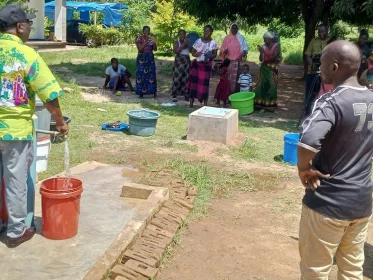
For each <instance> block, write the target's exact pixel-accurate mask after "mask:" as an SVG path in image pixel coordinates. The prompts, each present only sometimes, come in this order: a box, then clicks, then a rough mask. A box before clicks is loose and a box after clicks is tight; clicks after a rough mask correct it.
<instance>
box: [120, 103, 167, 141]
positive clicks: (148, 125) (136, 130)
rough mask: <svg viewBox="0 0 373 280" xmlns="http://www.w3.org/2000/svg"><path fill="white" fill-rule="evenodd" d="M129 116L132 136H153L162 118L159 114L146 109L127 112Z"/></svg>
mask: <svg viewBox="0 0 373 280" xmlns="http://www.w3.org/2000/svg"><path fill="white" fill-rule="evenodd" d="M127 115H128V116H129V126H130V127H129V131H130V134H132V135H137V136H152V135H154V133H155V128H156V126H157V121H158V119H159V117H160V116H161V115H160V114H159V113H157V112H153V111H150V110H146V109H141V110H131V111H128V112H127Z"/></svg>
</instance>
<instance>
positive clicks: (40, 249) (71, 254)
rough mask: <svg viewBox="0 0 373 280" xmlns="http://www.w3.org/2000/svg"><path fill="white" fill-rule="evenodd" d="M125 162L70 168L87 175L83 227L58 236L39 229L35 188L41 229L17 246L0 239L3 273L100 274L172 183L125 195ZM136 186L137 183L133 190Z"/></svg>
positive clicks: (68, 277)
mask: <svg viewBox="0 0 373 280" xmlns="http://www.w3.org/2000/svg"><path fill="white" fill-rule="evenodd" d="M124 168H125V166H113V165H104V164H99V163H96V162H91V163H85V164H83V165H80V166H77V167H75V168H72V169H71V172H72V174H73V176H74V177H76V178H79V179H80V180H82V181H83V189H84V190H83V193H82V197H81V205H80V211H81V212H80V222H79V232H78V235H77V236H75V237H74V238H71V239H68V240H61V241H54V240H48V239H45V238H44V237H43V236H42V235H41V218H40V217H41V198H40V194H39V186H38V187H37V190H36V201H35V202H36V203H35V205H36V206H35V208H36V209H35V215H36V226H37V232H38V234H37V235H35V237H34V238H33V239H32V240H31V241H29V242H27V243H24V244H22V245H21V246H19V247H18V248H15V249H8V248H7V247H6V246H5V244H4V242H5V238H4V236H2V237H1V239H0V241H1V242H0V259H1V262H0V271H1V272H0V279H1V280H10V279H38V280H47V279H48V280H52V279H58V280H80V279H84V280H93V279H97V280H100V279H102V277H103V275H104V274H105V273H106V272H107V270H108V269H109V268H110V267H111V266H112V265H113V264H114V263H115V262H116V260H117V258H118V257H119V255H120V254H121V253H122V252H123V251H124V250H125V249H126V248H127V247H128V246H129V245H130V244H131V243H132V242H133V241H134V239H136V238H137V237H138V236H139V235H141V233H142V231H143V229H144V228H145V226H146V224H147V223H148V222H149V220H150V219H151V217H152V215H153V214H154V213H155V212H157V211H158V210H159V209H160V208H161V206H162V205H163V204H164V202H165V201H166V200H167V199H168V189H167V188H158V187H146V189H147V193H148V194H149V196H143V195H142V196H141V198H139V197H137V198H129V197H122V196H121V195H122V186H123V184H124V183H130V180H129V179H128V178H125V177H123V170H124ZM136 187H139V188H141V186H137V185H135V184H133V187H132V189H131V192H132V193H133V192H134V188H136ZM149 190H151V191H150V192H149Z"/></svg>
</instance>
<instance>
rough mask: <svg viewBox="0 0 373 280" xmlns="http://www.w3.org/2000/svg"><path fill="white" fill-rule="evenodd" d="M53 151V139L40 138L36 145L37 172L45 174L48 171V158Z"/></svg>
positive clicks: (48, 136) (48, 137) (47, 137)
mask: <svg viewBox="0 0 373 280" xmlns="http://www.w3.org/2000/svg"><path fill="white" fill-rule="evenodd" d="M50 150H51V137H50V135H47V136H45V137H40V138H38V142H37V145H36V172H37V173H40V172H44V171H47V169H48V157H49V153H50Z"/></svg>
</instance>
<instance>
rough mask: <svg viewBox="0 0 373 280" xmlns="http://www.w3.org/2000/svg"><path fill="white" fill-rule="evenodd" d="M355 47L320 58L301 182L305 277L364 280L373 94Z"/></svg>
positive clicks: (302, 149) (336, 46) (333, 48)
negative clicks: (362, 79)
mask: <svg viewBox="0 0 373 280" xmlns="http://www.w3.org/2000/svg"><path fill="white" fill-rule="evenodd" d="M360 60H361V59H360V52H359V50H358V48H357V47H356V46H355V45H354V44H352V43H350V42H347V41H335V42H333V43H331V44H330V45H328V46H327V47H326V48H325V49H324V51H323V52H322V56H321V69H320V70H321V74H322V78H323V82H324V83H326V84H333V86H334V88H335V90H334V91H333V92H331V93H327V94H324V95H322V96H321V97H320V98H319V99H318V100H317V101H316V103H315V106H314V108H313V110H312V113H311V115H310V116H309V117H308V118H307V119H306V120H305V122H304V123H303V131H302V133H301V137H300V141H299V144H298V171H299V177H300V179H301V181H302V183H303V185H304V187H305V188H306V193H305V196H304V198H303V209H302V217H301V221H300V230H299V251H300V257H301V263H300V268H301V275H302V278H301V279H303V280H311V279H318V280H321V279H328V275H329V272H330V270H331V268H332V265H333V257H334V256H335V257H336V261H337V265H338V280H362V279H363V263H364V243H365V240H366V237H367V230H368V223H369V219H370V216H371V214H372V186H373V185H372V181H371V168H372V156H373V118H372V116H373V94H372V92H371V91H369V90H368V89H367V88H366V87H362V86H360V85H359V83H358V81H357V76H356V73H357V71H358V70H359V67H360Z"/></svg>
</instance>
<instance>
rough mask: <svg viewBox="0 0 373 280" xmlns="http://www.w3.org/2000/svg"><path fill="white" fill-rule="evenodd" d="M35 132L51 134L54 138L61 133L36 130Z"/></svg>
mask: <svg viewBox="0 0 373 280" xmlns="http://www.w3.org/2000/svg"><path fill="white" fill-rule="evenodd" d="M35 132H36V133H43V134H50V135H53V136H57V135H58V134H59V132H57V131H49V130H42V129H36V130H35Z"/></svg>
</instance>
